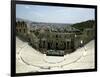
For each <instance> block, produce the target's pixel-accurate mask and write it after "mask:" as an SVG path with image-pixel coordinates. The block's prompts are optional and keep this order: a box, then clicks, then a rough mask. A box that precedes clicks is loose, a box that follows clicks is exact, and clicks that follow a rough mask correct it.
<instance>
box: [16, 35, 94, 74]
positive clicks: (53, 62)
mask: <svg viewBox="0 0 100 77" xmlns="http://www.w3.org/2000/svg"><path fill="white" fill-rule="evenodd" d="M94 54H95V51H94V40H92V41H90V42H89V43H88V44H87V45H85V46H84V47H81V48H79V49H77V50H76V51H75V52H73V53H71V54H67V55H65V56H60V57H59V56H46V55H45V54H42V53H40V52H39V51H37V50H35V49H34V48H32V47H31V46H30V45H28V43H27V42H23V41H21V40H20V39H19V38H18V37H16V73H28V72H43V71H59V70H76V69H93V68H94V67H95V64H94V63H95V55H94Z"/></svg>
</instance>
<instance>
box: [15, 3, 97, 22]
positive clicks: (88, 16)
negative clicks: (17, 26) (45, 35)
mask: <svg viewBox="0 0 100 77" xmlns="http://www.w3.org/2000/svg"><path fill="white" fill-rule="evenodd" d="M16 18H22V19H26V20H30V21H35V22H48V23H78V22H82V21H87V20H94V19H95V9H92V8H77V7H58V6H43V5H25V4H16Z"/></svg>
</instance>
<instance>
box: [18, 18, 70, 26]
mask: <svg viewBox="0 0 100 77" xmlns="http://www.w3.org/2000/svg"><path fill="white" fill-rule="evenodd" d="M16 21H24V22H26V23H30V24H31V25H32V26H33V25H35V24H38V26H42V25H43V26H47V25H48V26H59V27H62V26H70V25H72V24H70V23H49V22H36V21H30V20H27V19H22V18H16Z"/></svg>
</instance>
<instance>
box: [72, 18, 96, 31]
mask: <svg viewBox="0 0 100 77" xmlns="http://www.w3.org/2000/svg"><path fill="white" fill-rule="evenodd" d="M93 26H95V21H94V20H88V21H84V22H80V23H76V24H73V25H72V27H74V28H76V29H79V30H80V31H83V30H84V29H86V28H93Z"/></svg>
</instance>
